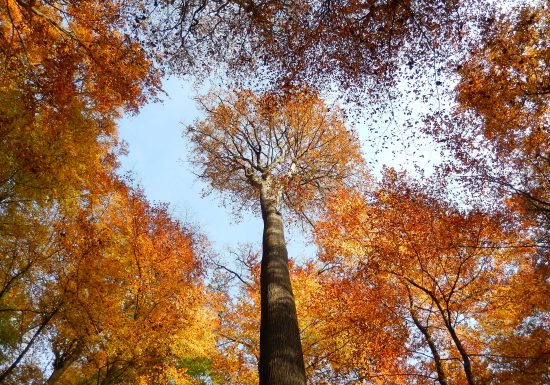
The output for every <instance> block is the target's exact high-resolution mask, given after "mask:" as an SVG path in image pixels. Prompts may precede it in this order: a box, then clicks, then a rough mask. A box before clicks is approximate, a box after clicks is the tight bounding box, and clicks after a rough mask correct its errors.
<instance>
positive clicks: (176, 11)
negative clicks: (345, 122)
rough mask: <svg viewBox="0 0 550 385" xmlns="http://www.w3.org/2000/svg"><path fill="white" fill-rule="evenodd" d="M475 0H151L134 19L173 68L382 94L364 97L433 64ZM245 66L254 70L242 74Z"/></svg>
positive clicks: (471, 13) (271, 83) (469, 15)
mask: <svg viewBox="0 0 550 385" xmlns="http://www.w3.org/2000/svg"><path fill="white" fill-rule="evenodd" d="M472 3H473V6H472ZM479 4H483V5H484V6H485V7H487V6H488V4H486V2H483V1H473V2H458V1H443V0H438V1H427V0H412V1H374V0H372V1H357V0H350V1H330V0H329V1H317V0H306V1H299V0H292V1H280V0H267V1H254V0H244V1H243V0H228V1H222V2H220V1H214V0H200V1H155V2H149V3H148V4H146V6H145V7H144V8H142V9H137V10H136V14H135V17H136V19H137V20H138V22H137V24H141V26H142V28H143V29H146V30H148V33H146V35H147V38H148V39H149V40H150V41H151V42H152V43H153V44H154V45H155V46H157V47H158V48H159V49H160V51H161V52H162V54H163V56H164V57H167V58H170V59H171V60H170V61H169V62H168V63H167V64H168V65H169V66H170V67H171V68H172V70H174V71H176V72H178V73H182V72H183V73H189V72H192V73H193V72H195V73H196V72H197V71H198V72H202V73H204V72H205V71H206V72H210V71H212V70H213V69H214V70H215V69H219V68H220V66H219V63H225V64H226V65H227V66H226V68H225V69H227V71H226V74H227V75H229V76H230V77H232V78H233V79H236V80H237V82H241V83H242V82H243V81H245V82H246V81H254V80H258V82H257V84H256V85H260V86H268V87H269V86H274V88H277V87H279V86H281V85H282V86H284V87H289V88H292V87H294V86H296V85H298V86H300V85H307V86H309V87H311V88H314V89H321V88H322V89H324V90H330V89H333V87H334V85H337V87H338V89H339V91H352V92H353V91H364V90H371V91H372V90H374V89H376V90H377V91H381V92H373V93H371V94H370V96H371V97H372V98H376V99H377V100H382V99H383V97H379V96H385V95H386V92H387V86H388V85H391V84H395V81H396V78H397V76H396V75H397V74H398V73H399V72H400V67H401V66H402V65H405V64H407V63H409V64H410V65H411V66H415V67H417V66H418V67H423V68H431V69H432V70H433V71H435V68H433V64H434V60H437V59H438V57H439V56H440V55H443V54H444V52H445V49H446V48H448V47H446V48H444V47H445V44H444V42H445V41H459V39H460V32H461V27H462V25H463V24H464V23H465V20H464V18H465V17H467V18H468V21H470V20H471V18H473V19H475V17H477V16H478V14H479V13H481V12H480V10H481V9H482V7H479ZM476 5H478V7H475V6H476ZM255 71H256V72H255ZM250 73H258V74H261V75H260V76H259V78H252V79H250V77H249V75H250ZM434 76H435V74H434ZM362 97H363V98H364V97H365V95H362Z"/></svg>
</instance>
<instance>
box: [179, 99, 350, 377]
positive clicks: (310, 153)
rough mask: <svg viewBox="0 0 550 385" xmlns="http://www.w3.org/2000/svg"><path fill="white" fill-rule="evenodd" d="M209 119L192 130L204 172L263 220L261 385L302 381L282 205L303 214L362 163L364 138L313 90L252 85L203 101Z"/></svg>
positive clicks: (201, 173)
mask: <svg viewBox="0 0 550 385" xmlns="http://www.w3.org/2000/svg"><path fill="white" fill-rule="evenodd" d="M202 106H203V109H204V111H205V112H206V115H207V117H206V119H205V120H203V121H200V122H196V123H195V124H194V125H192V126H190V127H189V128H188V130H187V131H188V134H189V136H190V140H191V142H192V143H193V145H194V153H195V157H194V163H195V165H196V166H197V168H198V170H199V173H198V175H199V177H201V178H204V179H205V180H207V181H208V182H209V183H210V185H211V186H212V187H213V188H215V189H217V190H220V191H225V192H229V193H230V194H231V195H232V196H233V197H235V198H237V199H238V200H239V201H240V202H241V203H243V204H257V203H259V206H260V208H261V215H262V219H263V223H264V230H263V243H262V245H263V253H262V262H261V273H260V286H261V322H260V363H259V373H260V384H262V385H298V384H305V382H306V377H305V369H304V361H303V356H302V346H301V342H300V333H299V329H298V320H297V316H296V306H295V302H294V295H293V293H292V288H291V284H290V276H289V269H288V254H287V249H286V243H285V238H284V226H283V218H282V215H281V209H282V208H283V207H286V208H289V209H291V212H293V213H304V212H306V211H307V210H308V209H311V208H313V207H315V202H318V200H319V199H320V198H322V196H323V194H324V193H325V192H326V191H328V190H330V189H331V188H332V187H335V186H336V185H338V184H342V183H343V181H344V180H345V179H346V178H348V177H350V176H351V175H352V174H353V167H354V166H355V165H356V164H357V163H360V159H361V156H360V150H359V143H358V141H357V139H356V138H355V136H354V135H353V134H352V133H351V132H350V131H348V130H347V129H346V127H345V126H344V123H343V120H342V115H341V113H340V112H339V110H338V109H333V110H331V109H330V108H329V107H327V106H326V105H325V104H324V103H323V102H322V101H321V100H320V99H319V97H318V96H317V95H316V94H315V93H311V92H307V91H304V92H301V93H297V94H294V95H292V96H290V97H286V98H284V99H283V98H277V97H275V96H273V95H270V94H264V95H261V96H257V95H254V94H253V93H251V92H249V91H242V92H238V93H227V94H224V95H214V94H211V95H209V96H208V97H206V98H204V99H202Z"/></svg>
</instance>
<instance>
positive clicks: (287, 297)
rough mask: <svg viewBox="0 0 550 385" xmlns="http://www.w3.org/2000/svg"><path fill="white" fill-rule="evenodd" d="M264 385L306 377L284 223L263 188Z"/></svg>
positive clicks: (296, 382) (298, 384)
mask: <svg viewBox="0 0 550 385" xmlns="http://www.w3.org/2000/svg"><path fill="white" fill-rule="evenodd" d="M260 202H261V206H262V218H263V222H264V232H263V244H262V246H263V253H262V264H261V275H260V286H261V323H260V385H305V383H306V375H305V367H304V359H303V354H302V344H301V341H300V331H299V329H298V317H297V315H296V305H295V302H294V295H293V294H292V287H291V285H290V275H289V270H288V254H287V250H286V243H285V237H284V232H283V221H282V217H281V214H280V212H279V210H278V207H277V199H276V197H273V196H272V195H270V194H269V191H267V189H266V188H265V187H262V190H261V197H260Z"/></svg>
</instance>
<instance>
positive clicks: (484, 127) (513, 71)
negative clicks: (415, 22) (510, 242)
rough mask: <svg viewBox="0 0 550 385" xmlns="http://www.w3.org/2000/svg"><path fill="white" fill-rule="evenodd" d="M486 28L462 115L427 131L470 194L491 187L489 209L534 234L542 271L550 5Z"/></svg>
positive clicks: (548, 224) (546, 227)
mask: <svg viewBox="0 0 550 385" xmlns="http://www.w3.org/2000/svg"><path fill="white" fill-rule="evenodd" d="M481 27H482V33H480V34H479V35H476V36H473V37H471V39H472V40H473V42H472V44H471V45H475V46H477V47H478V48H476V49H474V50H472V51H471V52H470V53H469V55H468V56H467V57H466V58H465V60H464V62H462V63H460V64H459V65H458V68H457V71H458V74H459V75H460V79H459V82H458V84H457V86H456V93H455V96H456V102H457V104H456V106H455V109H454V110H453V111H452V112H451V113H450V114H447V115H444V116H436V117H437V119H431V120H428V122H430V124H429V125H428V127H427V131H428V132H429V133H430V134H432V135H433V136H434V137H435V138H436V140H438V141H440V142H442V143H443V144H444V146H445V147H446V148H447V149H449V150H450V152H451V153H452V154H453V155H454V156H455V158H456V160H458V161H459V162H460V164H461V165H460V166H457V162H455V163H454V165H453V168H455V169H458V171H459V173H460V175H461V177H462V179H463V180H464V181H465V182H466V183H468V184H469V186H470V187H471V188H475V189H476V190H477V191H480V192H483V191H484V190H486V188H485V187H486V186H489V187H490V191H489V193H488V194H484V195H483V196H484V199H485V200H486V202H489V201H496V202H498V205H499V206H500V209H502V211H503V212H508V213H509V214H513V215H510V219H511V221H512V222H516V223H515V225H514V226H515V227H516V229H517V230H518V231H525V229H526V228H527V229H528V230H527V232H530V233H531V234H532V244H533V245H535V246H536V247H538V248H539V257H538V258H539V260H540V262H541V265H542V264H545V263H544V262H542V261H544V260H546V261H547V260H548V250H550V248H549V245H550V238H549V235H548V234H549V233H550V184H549V182H548V181H549V177H550V159H549V156H548V154H549V152H550V148H549V143H550V135H549V130H548V114H549V108H548V106H549V105H550V103H549V102H550V100H549V95H550V91H549V90H550V70H549V68H548V58H549V55H550V54H549V50H548V47H546V46H545V44H543V43H542V42H544V41H547V40H548V39H549V38H550V26H549V17H548V10H547V6H545V4H543V2H540V3H538V2H534V3H533V4H531V5H528V6H525V5H524V6H518V7H516V8H513V9H511V10H507V11H506V13H502V14H497V15H496V16H493V17H491V18H488V19H487V20H486V21H485V22H484V23H483V24H482V25H481ZM495 209H496V210H498V209H499V208H498V207H495ZM513 216H515V218H513ZM518 219H519V220H518ZM545 274H547V272H546V273H545Z"/></svg>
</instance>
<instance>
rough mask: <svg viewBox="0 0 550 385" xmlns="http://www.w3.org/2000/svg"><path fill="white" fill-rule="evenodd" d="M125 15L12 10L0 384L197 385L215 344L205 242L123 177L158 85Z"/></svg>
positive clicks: (43, 4)
mask: <svg viewBox="0 0 550 385" xmlns="http://www.w3.org/2000/svg"><path fill="white" fill-rule="evenodd" d="M124 7H125V6H124V5H123V3H122V2H112V1H106V2H83V1H61V2H50V1H29V2H25V1H19V0H7V1H4V2H2V4H1V5H0V63H1V69H0V95H1V96H0V97H1V100H2V103H0V104H1V105H0V165H1V167H0V255H1V258H0V383H10V384H16V383H17V384H39V383H47V384H55V383H62V384H87V383H94V384H96V383H103V384H107V383H128V384H130V383H131V384H137V383H143V384H145V383H181V384H188V383H194V381H195V380H194V379H193V378H192V377H191V376H190V375H189V374H187V366H185V365H182V361H181V360H182V359H183V358H186V359H187V360H188V361H189V362H194V360H195V359H196V358H197V357H199V358H200V357H203V356H206V355H208V354H209V349H211V346H212V343H213V339H212V336H211V335H210V331H211V330H212V328H211V327H210V325H211V326H212V327H213V326H214V320H213V319H212V318H211V316H210V313H209V311H208V310H207V306H206V305H207V304H206V298H207V296H206V295H205V290H204V288H203V285H202V278H201V277H202V273H201V272H202V268H201V263H200V260H199V259H198V254H199V253H201V245H200V243H201V241H200V239H199V238H197V236H196V235H195V231H194V230H192V229H189V228H187V227H185V226H183V225H182V224H181V223H179V222H178V221H175V220H174V219H172V218H171V216H170V215H169V212H168V210H167V207H165V206H161V205H160V206H159V205H157V206H153V205H151V204H149V203H148V202H147V200H146V198H145V197H144V195H143V193H142V192H141V191H140V190H137V189H134V188H131V187H128V186H129V185H130V184H131V183H128V182H125V181H123V180H121V179H120V178H119V177H117V176H116V165H117V162H116V155H117V152H118V151H120V149H121V148H120V146H119V145H118V141H117V136H116V124H115V119H116V118H118V117H120V116H121V113H122V112H123V111H128V112H132V111H137V109H138V107H139V106H141V105H142V104H143V103H144V102H146V101H147V100H151V99H152V98H154V95H155V93H156V92H157V91H158V86H159V79H158V74H157V73H156V71H155V70H154V69H153V68H152V66H151V62H150V61H149V60H148V59H146V55H145V53H144V52H143V50H142V49H141V47H140V46H139V45H138V44H137V43H136V42H134V41H132V39H130V37H129V36H128V35H125V34H124V33H123V32H122V31H123V30H124V28H125V27H124V23H125V21H124V20H125V18H124V13H125V12H126V10H125V8H124ZM209 344H210V345H209Z"/></svg>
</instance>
